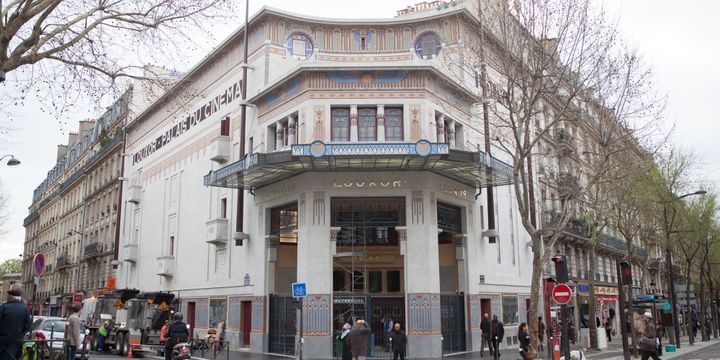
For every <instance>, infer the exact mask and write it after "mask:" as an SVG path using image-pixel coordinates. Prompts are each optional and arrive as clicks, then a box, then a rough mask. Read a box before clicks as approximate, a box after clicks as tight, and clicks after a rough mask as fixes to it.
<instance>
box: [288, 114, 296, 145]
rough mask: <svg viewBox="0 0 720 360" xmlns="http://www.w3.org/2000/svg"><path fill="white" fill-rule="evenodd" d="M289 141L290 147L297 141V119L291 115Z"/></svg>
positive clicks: (289, 118) (289, 119)
mask: <svg viewBox="0 0 720 360" xmlns="http://www.w3.org/2000/svg"><path fill="white" fill-rule="evenodd" d="M287 133H288V139H287V144H288V146H291V145H293V144H295V139H297V123H296V122H295V117H294V116H292V115H290V116H288V132H287Z"/></svg>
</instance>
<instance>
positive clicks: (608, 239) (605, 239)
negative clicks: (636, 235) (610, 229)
mask: <svg viewBox="0 0 720 360" xmlns="http://www.w3.org/2000/svg"><path fill="white" fill-rule="evenodd" d="M598 244H599V245H601V246H604V247H606V248H608V249H611V250H615V251H619V252H624V253H627V250H628V245H627V242H625V241H623V240H620V239H618V238H616V237H614V236H612V235H608V234H603V235H602V236H600V239H599V240H598ZM630 250H631V251H630V252H631V253H632V254H633V255H635V256H637V257H640V258H645V257H647V250H645V249H643V248H641V247H639V246H636V245H631V246H630Z"/></svg>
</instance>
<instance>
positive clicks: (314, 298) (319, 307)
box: [303, 294, 332, 336]
mask: <svg viewBox="0 0 720 360" xmlns="http://www.w3.org/2000/svg"><path fill="white" fill-rule="evenodd" d="M330 304H331V303H330V295H329V294H319V295H308V296H307V297H306V298H305V300H304V302H303V311H304V315H305V320H304V323H303V327H304V329H305V330H304V332H305V336H330V318H331V310H332V309H331V307H330Z"/></svg>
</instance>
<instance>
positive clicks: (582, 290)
mask: <svg viewBox="0 0 720 360" xmlns="http://www.w3.org/2000/svg"><path fill="white" fill-rule="evenodd" d="M577 292H578V295H580V296H589V295H590V285H589V284H578V286H577Z"/></svg>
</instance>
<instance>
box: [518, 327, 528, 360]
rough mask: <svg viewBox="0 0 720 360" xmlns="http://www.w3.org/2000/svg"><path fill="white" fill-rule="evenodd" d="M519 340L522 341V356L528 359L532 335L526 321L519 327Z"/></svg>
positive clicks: (524, 359)
mask: <svg viewBox="0 0 720 360" xmlns="http://www.w3.org/2000/svg"><path fill="white" fill-rule="evenodd" d="M518 341H520V349H519V350H520V358H521V359H523V360H526V359H527V352H528V349H529V348H530V336H529V335H528V332H527V324H526V323H522V324H520V328H519V329H518Z"/></svg>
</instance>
